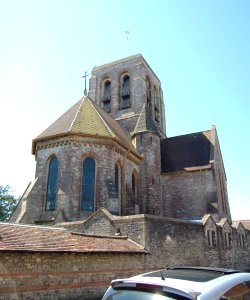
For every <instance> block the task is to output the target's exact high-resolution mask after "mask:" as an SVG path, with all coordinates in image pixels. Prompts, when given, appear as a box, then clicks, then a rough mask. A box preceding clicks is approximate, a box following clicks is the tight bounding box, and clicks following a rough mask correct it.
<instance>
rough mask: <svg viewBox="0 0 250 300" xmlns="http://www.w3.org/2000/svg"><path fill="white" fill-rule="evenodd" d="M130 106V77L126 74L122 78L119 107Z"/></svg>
mask: <svg viewBox="0 0 250 300" xmlns="http://www.w3.org/2000/svg"><path fill="white" fill-rule="evenodd" d="M128 107H130V79H129V76H128V75H125V76H124V77H123V78H122V90H121V109H124V108H128Z"/></svg>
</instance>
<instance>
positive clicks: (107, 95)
mask: <svg viewBox="0 0 250 300" xmlns="http://www.w3.org/2000/svg"><path fill="white" fill-rule="evenodd" d="M102 103H103V109H104V110H105V111H106V112H110V108H111V107H110V103H111V82H110V81H109V80H106V81H105V82H104V85H103V95H102Z"/></svg>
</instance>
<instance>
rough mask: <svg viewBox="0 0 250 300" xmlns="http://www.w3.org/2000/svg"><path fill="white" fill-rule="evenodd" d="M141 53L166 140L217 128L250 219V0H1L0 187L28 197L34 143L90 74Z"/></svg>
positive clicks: (243, 215)
mask: <svg viewBox="0 0 250 300" xmlns="http://www.w3.org/2000/svg"><path fill="white" fill-rule="evenodd" d="M126 31H129V33H128V34H127V35H126ZM138 53H141V54H142V55H143V57H144V58H145V59H146V61H147V62H148V63H149V65H150V66H151V68H152V69H153V70H154V72H155V73H156V75H157V76H158V78H159V79H160V81H161V85H162V90H163V93H164V102H165V112H166V125H167V136H168V137H172V136H178V135H183V134H188V133H194V132H200V131H203V130H209V129H211V127H212V125H216V128H217V132H218V137H219V142H220V148H221V152H222V157H223V160H224V166H225V170H226V176H227V187H228V194H229V203H230V207H231V214H232V218H233V220H239V219H250V155H249V154H250V134H249V132H250V1H249V0H238V1H235V0H216V1H215V0H207V1H205V0H154V1H148V0H127V1H121V0H106V1H103V0H91V1H87V0H32V1H31V0H22V1H20V0H0V134H1V148H0V185H2V186H5V185H10V187H11V189H12V191H13V194H14V195H16V196H21V195H22V194H23V192H24V190H25V188H26V187H27V185H28V184H29V182H30V181H33V180H34V176H35V157H34V156H33V155H32V154H31V143H32V139H34V138H35V137H36V136H38V135H39V134H40V133H41V132H42V131H43V130H45V129H46V128H47V127H48V126H49V125H50V124H51V123H52V122H54V121H55V120H56V119H57V118H58V117H59V116H60V115H62V114H63V113H64V112H65V111H66V110H67V109H68V108H70V107H71V106H72V105H73V104H74V103H76V102H77V101H78V100H79V99H80V98H81V97H82V96H83V92H84V79H83V78H82V76H83V75H84V72H85V71H86V72H87V74H91V70H92V69H93V67H94V66H99V65H102V64H105V63H109V62H112V61H115V60H117V59H121V58H124V57H127V56H130V55H134V54H138ZM88 78H89V77H88Z"/></svg>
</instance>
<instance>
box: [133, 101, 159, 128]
mask: <svg viewBox="0 0 250 300" xmlns="http://www.w3.org/2000/svg"><path fill="white" fill-rule="evenodd" d="M146 131H151V132H155V133H157V134H159V130H158V129H157V127H156V125H155V123H154V121H153V119H152V117H151V115H150V112H149V109H148V108H147V107H146V105H145V104H144V105H143V107H142V110H141V113H140V115H139V118H138V120H137V123H136V125H135V130H134V132H133V134H135V133H139V132H146Z"/></svg>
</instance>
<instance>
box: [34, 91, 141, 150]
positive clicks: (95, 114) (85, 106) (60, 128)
mask: <svg viewBox="0 0 250 300" xmlns="http://www.w3.org/2000/svg"><path fill="white" fill-rule="evenodd" d="M69 133H71V134H82V135H87V136H90V135H91V136H95V137H105V138H114V139H116V140H117V141H118V142H120V143H121V144H122V145H124V146H125V147H126V148H128V149H129V150H131V151H132V152H136V150H135V148H134V146H133V144H132V142H131V140H130V138H129V137H128V136H127V135H126V134H125V133H124V131H123V130H122V129H121V127H120V126H119V124H118V123H117V122H116V121H115V120H114V118H113V117H112V116H111V115H109V114H108V113H106V112H105V111H104V110H103V109H101V107H100V106H99V105H97V104H96V103H95V102H93V101H92V100H90V99H89V98H88V97H83V98H81V99H80V100H79V101H78V102H77V103H75V104H74V105H73V106H72V107H71V108H70V109H69V110H67V111H66V112H65V113H64V114H63V115H62V116H61V117H59V118H58V119H57V120H56V121H55V122H54V123H53V124H51V125H50V126H49V127H48V128H47V129H46V130H44V131H43V132H42V133H41V134H40V135H38V136H37V137H36V138H35V139H34V140H33V153H34V152H35V144H36V143H37V142H38V141H39V140H46V139H47V138H50V137H56V136H61V135H65V134H69Z"/></svg>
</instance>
